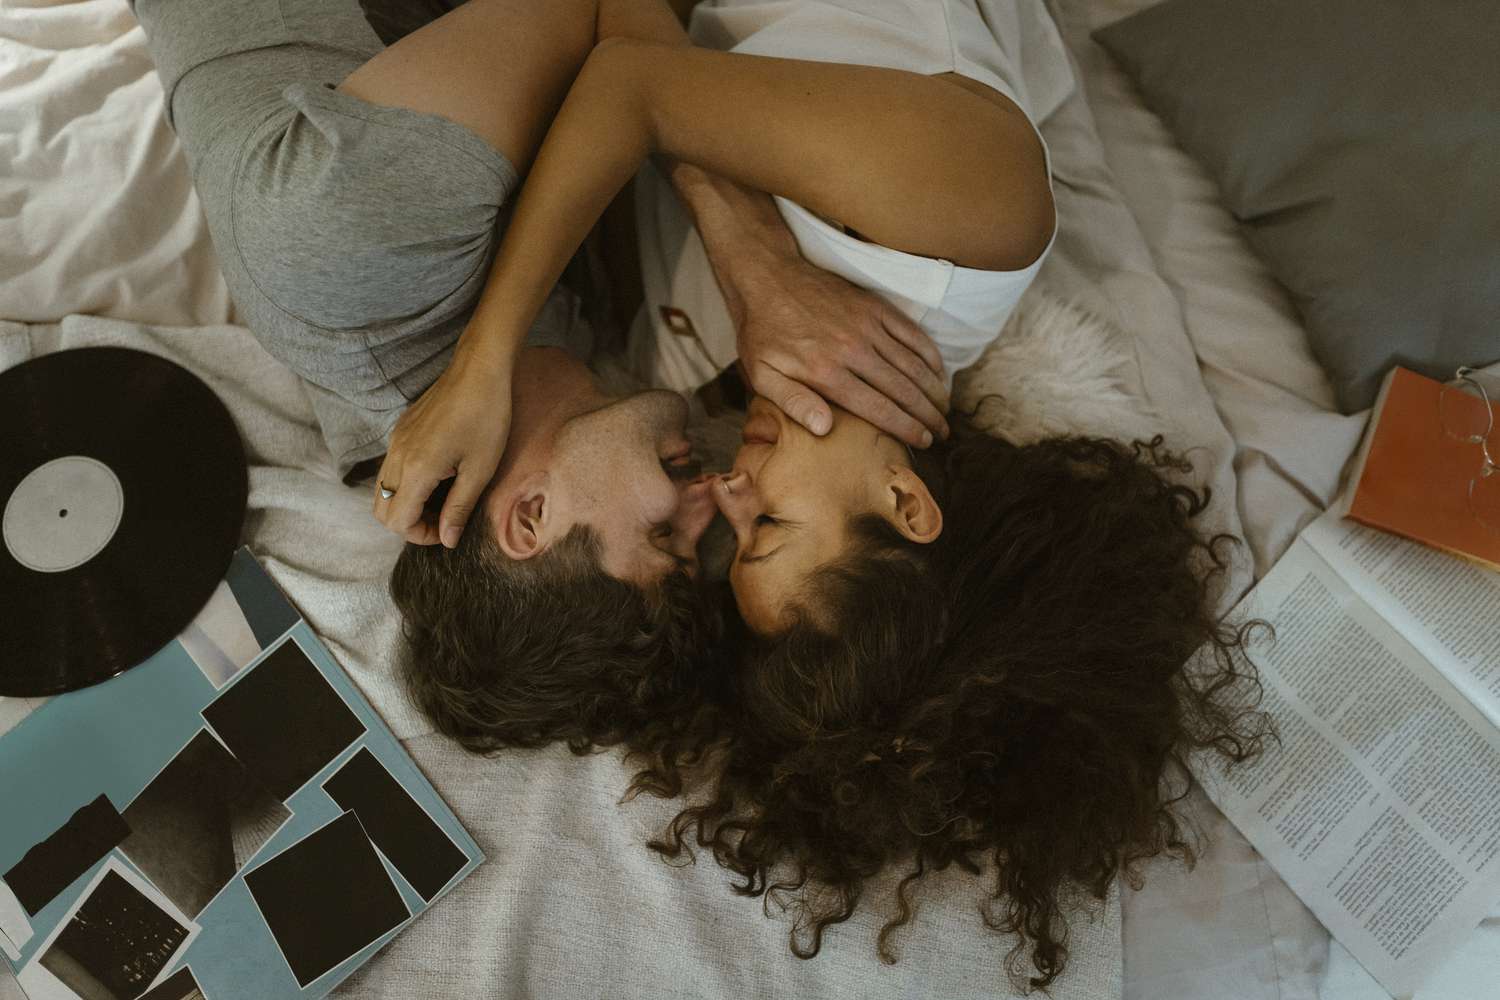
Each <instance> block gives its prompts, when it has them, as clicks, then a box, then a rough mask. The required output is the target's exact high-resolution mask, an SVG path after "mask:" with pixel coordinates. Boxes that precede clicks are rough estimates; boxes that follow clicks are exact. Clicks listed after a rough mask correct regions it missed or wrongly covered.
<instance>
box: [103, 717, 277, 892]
mask: <svg viewBox="0 0 1500 1000" xmlns="http://www.w3.org/2000/svg"><path fill="white" fill-rule="evenodd" d="M291 815H292V813H291V810H289V809H288V808H287V807H286V806H284V805H282V804H281V802H280V801H279V800H277V798H276V797H275V796H274V795H272V794H271V793H270V791H268V790H267V789H266V787H265V786H264V785H262V784H261V783H260V782H258V781H256V780H255V778H254V777H253V776H252V775H251V774H250V772H249V771H247V770H246V769H245V767H244V766H243V765H242V764H241V763H240V762H239V761H238V760H236V759H235V757H234V755H233V754H231V753H230V752H229V751H228V750H226V749H224V746H223V744H221V743H220V742H219V741H218V740H216V739H214V737H213V735H212V734H210V733H209V731H208V730H206V729H200V730H198V732H197V734H195V735H194V736H193V738H192V739H191V740H189V741H188V743H187V745H186V746H184V747H183V748H182V749H181V750H179V751H177V755H176V756H175V757H173V758H172V760H171V761H170V762H168V764H167V766H166V767H164V768H162V770H161V772H160V773H158V774H157V775H156V777H154V778H152V779H151V783H150V784H149V785H147V786H146V787H145V789H144V790H143V791H142V792H141V793H140V794H139V795H137V796H136V797H135V800H134V801H132V802H131V803H130V805H128V806H126V807H125V822H126V823H127V824H129V826H130V836H129V837H127V838H125V841H124V843H122V844H121V845H120V850H121V851H123V852H124V853H125V856H126V857H128V858H129V859H130V860H131V863H133V864H134V865H135V866H136V867H137V868H139V869H140V870H141V872H142V873H144V874H145V876H146V877H147V878H148V879H150V880H151V883H152V884H153V885H155V886H156V887H157V888H158V889H160V890H161V893H162V895H164V896H166V897H167V898H168V899H170V900H171V901H172V902H173V903H174V904H176V906H177V908H178V909H180V910H182V912H183V913H185V914H187V915H188V916H189V917H193V918H196V917H197V916H198V914H199V912H201V911H202V909H203V908H204V907H205V906H207V905H208V902H209V900H211V899H213V898H214V897H215V896H216V895H218V893H219V890H220V889H222V888H224V886H226V885H228V884H229V881H230V880H231V879H233V878H234V875H235V872H237V871H239V868H240V865H241V864H242V863H244V862H245V861H248V860H249V859H250V857H251V856H252V855H253V854H254V853H255V852H256V851H257V850H259V849H260V846H261V845H262V844H264V843H265V842H266V841H267V840H269V839H270V837H271V835H272V834H273V833H275V832H276V831H277V829H279V828H280V827H281V824H282V823H284V822H286V820H287V819H288V818H290V817H291Z"/></svg>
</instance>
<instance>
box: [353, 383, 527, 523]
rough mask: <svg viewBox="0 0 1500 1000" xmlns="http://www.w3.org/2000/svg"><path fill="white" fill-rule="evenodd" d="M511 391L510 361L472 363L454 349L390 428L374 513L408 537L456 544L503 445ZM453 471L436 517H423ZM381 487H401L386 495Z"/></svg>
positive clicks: (497, 463)
mask: <svg viewBox="0 0 1500 1000" xmlns="http://www.w3.org/2000/svg"><path fill="white" fill-rule="evenodd" d="M510 391H511V386H510V368H509V366H494V365H480V364H468V363H465V361H464V360H463V359H462V358H461V357H460V356H459V355H457V354H455V356H454V359H453V361H452V363H450V364H449V366H448V368H447V370H446V371H444V372H443V374H442V375H440V376H438V380H437V381H436V382H434V383H433V384H432V385H431V386H430V387H428V389H427V391H426V392H424V393H423V394H422V395H421V396H420V397H419V398H418V399H417V400H416V402H414V403H412V404H411V405H410V406H409V407H407V410H406V412H405V413H403V414H402V415H401V417H400V419H399V420H397V421H396V426H395V427H394V428H393V429H392V431H391V442H390V448H389V450H388V451H387V452H386V456H385V462H384V463H382V464H381V466H380V475H379V476H378V477H377V479H376V493H375V517H376V518H377V519H378V520H379V521H380V522H381V523H382V524H384V525H385V526H386V527H387V528H389V529H390V530H391V531H394V532H395V533H396V534H398V535H404V536H405V537H406V540H407V541H408V542H414V543H416V544H418V545H432V544H433V543H435V542H438V541H441V542H442V543H443V544H444V545H446V546H448V548H450V549H451V548H453V547H454V546H456V545H457V544H458V539H459V536H460V535H462V534H463V530H464V525H465V524H467V523H468V520H469V517H470V515H471V514H473V513H474V506H475V504H476V503H477V502H478V499H479V495H480V493H482V492H483V491H484V488H485V486H486V485H487V484H488V483H489V481H490V477H491V476H493V475H494V474H495V469H496V468H497V467H498V466H499V465H500V456H501V455H502V454H504V452H505V442H506V439H507V437H508V436H509V435H510ZM455 475H456V476H457V477H458V478H457V480H456V481H455V482H454V483H453V487H452V488H451V489H450V490H449V491H448V496H447V499H446V500H445V501H444V503H443V510H442V515H441V517H440V518H439V521H438V523H437V524H433V523H431V521H430V520H424V519H423V517H422V511H423V507H424V505H425V504H426V503H427V498H428V497H429V496H431V495H432V491H433V490H434V489H436V488H437V485H438V484H439V483H441V482H442V481H443V480H444V479H447V478H448V477H450V476H455ZM382 488H384V489H386V490H391V491H394V493H395V495H394V496H392V497H390V498H389V499H385V498H383V497H382V496H381V494H380V491H381V489H382Z"/></svg>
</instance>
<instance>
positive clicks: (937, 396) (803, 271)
mask: <svg viewBox="0 0 1500 1000" xmlns="http://www.w3.org/2000/svg"><path fill="white" fill-rule="evenodd" d="M734 284H735V288H734V293H733V294H732V295H729V296H726V301H728V303H729V306H730V314H731V316H732V318H733V319H734V325H735V330H736V345H737V347H738V350H739V357H740V366H741V368H742V369H743V370H744V372H745V377H746V379H747V380H748V381H749V383H750V385H751V387H752V388H754V389H755V391H756V392H758V393H760V394H761V395H762V396H765V397H766V398H767V399H769V400H770V401H771V402H773V403H775V404H776V405H777V406H778V407H780V409H781V411H782V412H783V413H785V414H786V415H787V416H789V417H791V418H792V419H793V420H795V421H797V423H799V424H801V425H802V426H803V427H806V428H807V429H808V430H809V431H811V432H812V433H814V434H819V435H821V434H826V433H828V431H829V429H830V428H831V427H832V426H833V412H832V410H830V409H829V406H828V404H829V403H836V404H838V405H839V406H842V407H843V408H844V409H846V410H848V411H849V412H850V413H853V414H854V415H855V416H857V417H863V418H864V419H865V420H868V421H869V422H870V423H872V424H874V425H875V426H876V427H878V428H880V429H881V430H882V431H885V432H886V433H887V434H890V435H892V436H894V437H896V438H897V439H899V440H901V441H904V442H906V443H907V444H909V445H912V446H913V447H917V448H925V447H926V446H927V445H930V444H931V443H932V441H933V439H934V438H935V437H946V436H947V434H948V424H947V422H946V421H945V420H944V419H943V414H944V413H946V412H947V410H948V391H947V387H946V385H945V383H944V381H943V358H942V355H941V354H939V353H938V349H937V345H936V344H934V343H933V341H932V338H931V337H929V336H928V335H927V333H926V331H924V330H923V329H922V328H921V327H919V326H918V325H917V324H915V323H913V322H912V321H911V320H910V319H908V318H907V317H906V316H905V314H903V313H902V312H901V311H900V310H898V309H897V308H896V307H895V306H893V305H891V304H890V303H889V302H887V301H885V300H884V299H882V298H880V297H878V296H876V295H874V294H872V293H870V292H867V291H865V290H864V289H862V288H859V287H858V286H856V285H853V284H851V283H849V282H848V281H845V280H844V279H843V278H841V277H839V276H838V275H836V274H833V273H831V272H828V271H825V270H823V269H822V268H820V267H816V266H814V265H813V264H810V263H808V262H807V261H806V260H803V259H802V258H801V256H800V255H799V256H796V257H791V256H781V257H778V258H777V259H776V260H775V262H774V263H770V264H768V265H767V266H765V267H759V268H756V269H754V270H753V271H750V272H748V273H747V272H746V271H744V270H740V271H739V272H738V273H737V274H736V276H735V278H734Z"/></svg>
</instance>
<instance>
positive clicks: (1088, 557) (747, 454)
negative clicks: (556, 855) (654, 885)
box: [637, 401, 1265, 988]
mask: <svg viewBox="0 0 1500 1000" xmlns="http://www.w3.org/2000/svg"><path fill="white" fill-rule="evenodd" d="M950 419H951V420H952V422H953V426H954V433H953V435H952V437H951V439H950V440H948V441H945V442H942V443H940V444H937V445H934V447H933V448H931V449H930V450H928V451H925V452H923V451H918V452H910V451H908V450H907V449H906V448H905V447H904V446H903V445H902V444H901V443H899V442H897V441H895V440H894V439H893V438H891V437H890V436H889V435H886V434H883V433H881V432H879V431H877V430H876V429H875V428H874V427H873V426H871V425H870V424H869V423H868V422H866V421H863V420H860V419H858V418H856V417H853V416H851V415H849V414H847V413H844V412H842V411H835V418H834V426H833V429H832V431H831V432H830V433H829V434H828V435H827V436H826V437H824V438H815V437H813V436H812V435H810V434H808V433H807V432H806V431H805V430H804V429H802V428H801V427H799V426H798V425H797V424H796V423H795V422H794V421H791V420H789V419H787V418H786V417H785V415H784V414H782V413H780V412H779V411H778V410H777V409H776V408H775V407H771V406H768V405H765V404H764V403H763V402H761V401H757V402H756V403H754V404H752V406H751V415H750V419H749V420H748V421H747V423H746V424H745V430H744V440H745V444H744V447H743V448H742V449H741V451H740V454H739V456H738V458H737V459H736V462H735V471H734V473H733V474H732V475H731V476H729V477H727V478H726V479H725V480H724V483H723V486H724V487H725V488H726V489H725V490H722V491H721V494H720V504H721V509H722V510H723V511H724V513H725V515H726V516H727V517H728V518H729V520H730V522H731V523H732V524H733V526H734V529H735V533H736V536H737V540H738V552H737V555H736V559H735V563H734V566H733V568H732V570H731V580H732V583H733V589H734V595H735V598H736V601H737V603H738V605H739V607H740V609H741V610H742V612H743V619H744V625H745V626H746V629H745V634H743V635H741V636H740V637H739V638H738V640H737V642H736V643H732V644H731V648H735V649H737V650H738V651H739V654H740V655H739V658H738V659H739V662H738V664H737V669H736V670H735V671H734V673H733V681H732V691H731V692H730V693H729V695H728V696H727V697H726V698H725V701H724V703H725V705H726V706H727V707H726V713H727V718H726V720H725V726H726V728H727V729H728V731H729V732H731V733H732V734H733V735H732V738H730V740H729V742H728V746H727V749H726V751H725V752H724V753H723V760H724V767H723V770H722V772H721V773H718V774H716V775H714V776H712V777H711V778H709V779H708V781H707V785H708V787H709V788H710V789H711V793H710V794H709V795H708V796H707V797H706V799H704V800H702V801H700V803H699V804H698V805H696V806H694V807H691V808H689V809H687V810H685V811H684V812H682V813H681V814H680V815H679V816H678V817H677V819H676V820H675V821H674V822H673V824H672V826H671V829H670V830H669V833H668V836H666V837H665V838H663V839H662V840H661V841H659V842H658V843H656V844H655V845H654V846H655V847H657V849H658V850H660V851H661V852H663V853H664V854H666V855H667V856H669V857H676V856H679V855H683V854H691V850H692V844H694V843H695V842H696V843H697V844H699V845H703V846H707V847H710V848H711V849H712V851H713V852H714V854H715V856H716V857H717V859H718V861H719V862H720V864H722V865H724V866H725V867H727V868H729V869H731V870H733V871H735V872H736V873H738V874H739V875H740V876H742V878H743V880H744V881H743V882H742V883H741V884H740V885H739V886H738V887H737V889H738V891H741V892H744V893H747V894H751V895H759V894H763V893H765V894H768V898H774V899H778V900H780V901H781V902H782V903H783V904H784V905H790V906H791V907H792V909H793V911H794V913H795V915H796V920H795V923H794V928H793V931H792V946H793V949H794V950H795V951H796V952H797V954H799V955H803V956H811V955H813V954H816V953H817V951H818V948H819V943H820V939H821V936H822V934H823V932H824V930H825V929H826V928H827V927H828V926H829V925H831V924H834V923H837V922H839V921H842V920H844V919H846V918H847V917H848V916H849V915H850V914H851V913H852V912H853V911H854V908H855V906H856V904H858V903H860V902H861V900H862V897H864V896H866V895H867V894H868V893H867V890H866V887H865V886H866V880H867V879H869V878H870V877H872V876H873V875H874V874H875V873H876V872H879V871H881V870H882V869H885V868H887V867H888V866H894V867H896V868H897V869H898V870H900V871H902V872H903V873H904V877H903V879H902V881H901V882H900V884H899V888H898V889H897V890H896V898H895V900H893V901H890V900H876V901H875V905H876V906H881V907H884V908H885V909H886V911H887V912H892V913H895V914H896V915H895V916H894V917H893V918H891V919H890V920H889V922H888V923H887V924H886V925H885V927H884V928H883V930H882V932H881V934H880V938H879V942H878V946H879V950H880V954H881V956H882V957H883V958H885V959H886V960H887V961H892V960H894V952H895V949H894V947H893V943H894V939H893V936H892V935H893V932H894V931H896V930H897V929H898V928H899V927H900V926H902V925H903V924H905V923H907V922H908V921H909V920H911V919H913V916H914V914H915V912H916V911H915V906H914V902H913V896H912V892H913V890H914V888H915V886H914V883H916V882H917V881H918V880H919V879H921V878H922V876H923V875H924V874H926V873H928V872H932V871H937V870H941V869H944V868H947V867H948V866H949V865H958V866H960V867H961V868H963V869H965V870H967V871H970V872H974V873H980V872H981V871H985V870H986V867H987V866H988V870H987V871H986V873H985V888H984V890H983V892H982V893H981V894H980V900H979V902H980V903H981V907H980V909H981V913H982V915H983V919H984V921H985V923H986V924H987V925H988V926H989V927H991V928H992V929H996V930H1001V931H1005V932H1009V933H1015V934H1018V935H1019V936H1020V941H1019V942H1018V944H1017V946H1016V948H1015V950H1014V951H1013V952H1012V953H1011V955H1010V961H1009V968H1010V971H1011V974H1012V976H1013V977H1017V978H1019V977H1020V972H1019V970H1020V969H1021V967H1022V964H1021V962H1020V961H1019V960H1020V958H1021V957H1022V955H1023V952H1024V951H1025V948H1024V947H1023V946H1024V945H1026V944H1028V943H1029V944H1030V946H1031V966H1032V969H1033V971H1034V973H1035V974H1034V975H1033V976H1031V978H1030V983H1031V985H1033V986H1039V987H1046V986H1047V985H1048V984H1049V983H1051V982H1052V981H1053V979H1054V978H1055V977H1056V976H1057V975H1058V974H1059V973H1060V972H1061V971H1062V969H1063V968H1064V966H1065V964H1066V961H1067V947H1066V940H1067V923H1066V918H1067V913H1068V910H1069V909H1070V906H1069V896H1068V893H1069V891H1070V889H1071V888H1072V887H1073V886H1081V887H1083V888H1084V889H1085V890H1087V891H1088V892H1090V893H1091V894H1093V895H1094V896H1096V897H1098V898H1100V899H1102V898H1104V896H1105V894H1106V893H1107V892H1108V891H1109V890H1110V888H1111V887H1112V885H1113V883H1114V881H1115V879H1116V878H1117V876H1119V875H1121V874H1124V875H1125V877H1126V878H1127V879H1132V880H1133V879H1136V878H1137V875H1136V873H1135V871H1134V864H1135V862H1137V861H1139V860H1141V859H1145V858H1149V857H1152V856H1154V855H1156V854H1159V853H1161V852H1163V851H1164V850H1165V851H1170V852H1172V853H1176V854H1178V855H1180V856H1183V857H1184V858H1185V859H1186V860H1188V861H1189V862H1191V860H1192V850H1191V847H1190V846H1189V844H1188V843H1187V842H1186V841H1185V840H1184V839H1183V837H1182V830H1181V829H1180V828H1179V824H1178V821H1177V819H1176V818H1175V816H1174V814H1173V813H1172V811H1171V806H1172V804H1173V803H1174V802H1175V801H1176V800H1177V799H1178V798H1180V797H1181V795H1183V794H1186V791H1187V784H1186V782H1185V780H1184V779H1185V778H1186V776H1187V773H1188V771H1187V768H1188V762H1189V756H1190V755H1192V754H1194V753H1195V752H1198V751H1209V752H1211V753H1214V754H1218V755H1221V756H1222V757H1224V758H1226V759H1227V760H1228V761H1230V762H1240V761H1243V760H1245V759H1247V758H1249V757H1250V756H1252V755H1253V754H1254V753H1256V752H1257V751H1258V749H1259V746H1260V742H1261V738H1262V735H1263V731H1264V729H1265V722H1264V717H1263V716H1261V715H1259V714H1258V713H1255V712H1253V711H1251V710H1250V707H1251V706H1253V701H1252V700H1251V699H1253V698H1255V697H1258V691H1259V689H1258V684H1257V683H1256V681H1255V676H1254V670H1253V667H1252V666H1250V665H1249V664H1248V663H1247V661H1246V660H1245V659H1244V657H1243V647H1244V645H1245V643H1246V641H1247V640H1248V638H1249V636H1250V633H1251V630H1252V627H1253V626H1254V625H1256V624H1258V623H1249V624H1246V625H1243V626H1241V627H1239V628H1233V627H1229V626H1227V625H1224V624H1221V623H1219V622H1218V621H1217V620H1216V618H1215V616H1214V613H1213V607H1214V600H1213V598H1214V597H1215V596H1216V595H1215V592H1214V583H1215V580H1216V577H1217V576H1218V574H1219V573H1220V572H1221V571H1222V570H1223V568H1224V566H1225V563H1224V561H1223V558H1222V555H1221V553H1220V551H1219V550H1220V548H1221V547H1222V544H1223V543H1224V542H1225V541H1227V540H1228V536H1222V535H1221V536H1216V537H1213V538H1207V537H1204V536H1203V535H1202V534H1201V533H1200V532H1199V530H1198V529H1197V527H1196V526H1195V525H1194V523H1193V520H1194V518H1195V517H1196V516H1197V515H1198V514H1199V513H1200V512H1201V511H1202V510H1203V509H1204V508H1205V507H1206V506H1207V500H1208V496H1207V493H1206V492H1205V493H1204V494H1203V495H1202V496H1200V495H1198V494H1197V493H1195V492H1194V491H1193V490H1192V489H1190V488H1188V487H1186V486H1182V485H1174V484H1173V483H1172V482H1171V481H1170V479H1169V478H1168V476H1169V475H1170V474H1172V473H1176V472H1186V471H1189V468H1188V466H1187V464H1186V463H1185V462H1182V461H1180V460H1179V459H1177V458H1175V457H1174V456H1172V455H1171V454H1170V453H1168V452H1165V451H1162V450H1160V445H1161V439H1160V438H1159V437H1158V438H1156V439H1155V440H1153V441H1152V442H1150V443H1149V444H1146V445H1142V444H1140V443H1137V444H1136V445H1135V446H1134V447H1133V448H1127V447H1125V446H1124V445H1121V444H1119V443H1117V442H1113V441H1109V440H1105V439H1094V438H1056V439H1050V440H1044V441H1041V442H1039V443H1036V444H1032V445H1028V446H1024V447H1017V446H1014V445H1011V444H1008V443H1006V442H1004V441H1001V440H999V439H996V438H993V437H989V436H987V435H985V434H983V433H982V432H980V431H977V430H975V429H974V427H973V426H972V424H971V422H970V420H969V419H968V418H967V417H966V416H964V415H954V416H953V417H951V418H950ZM1190 661H1191V663H1190ZM679 738H680V737H679ZM661 746H662V748H663V749H668V750H670V749H672V746H671V745H670V744H667V743H666V742H665V741H663V743H662V744H661ZM681 784H682V776H681V775H680V774H678V773H676V772H674V771H673V770H672V769H670V768H661V767H658V768H656V769H654V770H653V771H651V772H650V773H647V774H645V775H642V777H641V778H640V779H638V782H637V786H638V787H639V788H643V789H649V790H653V791H659V792H676V791H679V790H680V788H681ZM1174 787H1175V789H1176V790H1175V791H1174ZM1017 986H1018V988H1023V984H1021V983H1020V982H1018V983H1017Z"/></svg>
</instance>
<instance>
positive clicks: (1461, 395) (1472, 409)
mask: <svg viewBox="0 0 1500 1000" xmlns="http://www.w3.org/2000/svg"><path fill="white" fill-rule="evenodd" d="M1485 395H1486V393H1485V391H1484V390H1483V389H1482V388H1481V387H1480V386H1479V383H1477V382H1475V381H1474V380H1473V379H1470V378H1456V379H1453V380H1451V381H1450V382H1448V383H1447V384H1446V385H1444V386H1443V393H1442V396H1441V397H1440V398H1439V400H1438V412H1439V413H1441V414H1442V418H1443V430H1444V432H1445V433H1447V434H1448V436H1449V437H1455V438H1458V439H1459V440H1460V441H1467V442H1469V443H1470V444H1478V443H1479V442H1480V441H1483V440H1484V439H1485V438H1486V437H1487V436H1488V435H1489V433H1490V430H1491V429H1492V428H1493V427H1494V423H1495V412H1494V410H1493V409H1492V408H1491V407H1490V405H1489V401H1488V400H1487V399H1486V398H1485Z"/></svg>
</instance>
